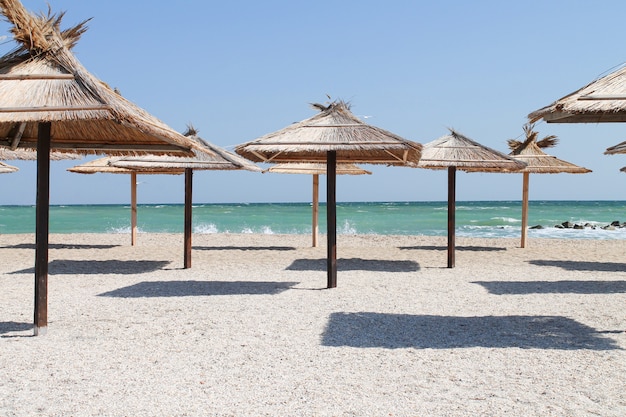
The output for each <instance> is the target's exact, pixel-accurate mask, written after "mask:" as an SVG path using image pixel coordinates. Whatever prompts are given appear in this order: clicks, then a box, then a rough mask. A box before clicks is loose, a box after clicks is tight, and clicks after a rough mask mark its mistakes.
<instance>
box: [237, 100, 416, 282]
mask: <svg viewBox="0 0 626 417" xmlns="http://www.w3.org/2000/svg"><path fill="white" fill-rule="evenodd" d="M313 107H314V108H316V109H317V110H319V111H320V113H319V114H317V115H315V116H313V117H310V118H308V119H305V120H303V121H301V122H297V123H294V124H292V125H290V126H287V127H286V128H284V129H281V130H278V131H276V132H273V133H269V134H267V135H265V136H262V137H260V138H258V139H256V140H254V141H252V142H248V143H244V144H242V145H239V146H237V147H236V148H235V152H237V153H238V154H239V155H242V156H244V157H245V158H248V159H250V160H252V161H254V162H269V163H282V162H315V163H323V162H326V165H327V175H328V180H327V183H326V204H327V215H326V219H327V229H328V233H327V241H328V244H327V287H328V288H334V287H336V286H337V212H336V181H337V178H336V169H337V163H370V164H386V165H400V166H406V165H411V164H413V165H415V164H417V162H418V161H419V158H420V154H421V149H422V145H420V144H418V143H415V142H411V141H408V140H406V139H403V138H401V137H400V136H398V135H395V134H393V133H391V132H388V131H386V130H383V129H380V128H377V127H374V126H370V125H368V124H366V123H363V122H362V121H361V120H360V119H359V118H357V117H356V116H355V115H353V114H352V113H351V112H350V106H349V105H348V104H347V103H345V102H343V101H340V100H339V101H334V102H332V103H330V104H328V105H321V104H314V105H313Z"/></svg>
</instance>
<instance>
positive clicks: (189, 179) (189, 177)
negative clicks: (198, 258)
mask: <svg viewBox="0 0 626 417" xmlns="http://www.w3.org/2000/svg"><path fill="white" fill-rule="evenodd" d="M192 186H193V170H192V169H191V168H185V255H184V264H185V269H187V268H191V203H192V201H193V199H192Z"/></svg>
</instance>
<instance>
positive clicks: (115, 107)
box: [0, 0, 191, 335]
mask: <svg viewBox="0 0 626 417" xmlns="http://www.w3.org/2000/svg"><path fill="white" fill-rule="evenodd" d="M0 9H1V12H2V14H3V15H4V16H5V17H6V19H7V20H8V21H9V22H10V23H11V24H12V25H13V27H12V29H11V32H12V34H13V38H14V40H15V41H16V43H17V47H16V48H15V49H14V50H13V51H12V52H10V53H8V54H7V55H5V56H3V57H2V58H0V138H2V139H0V146H5V147H10V148H11V149H17V148H30V149H36V150H37V199H36V200H37V210H36V217H37V220H36V233H35V235H36V237H35V239H36V243H35V247H36V249H35V250H36V254H35V314H34V316H35V318H34V332H35V335H38V334H43V333H45V332H46V329H47V282H48V230H49V228H48V227H49V225H48V215H49V211H48V208H49V179H50V172H49V170H50V156H49V154H50V150H51V149H53V150H57V151H62V152H70V153H86V154H90V153H93V154H97V153H111V154H125V153H128V152H145V151H150V152H167V153H169V152H180V153H183V154H188V152H189V151H188V149H189V148H190V147H191V145H190V144H189V142H188V140H187V139H186V138H185V137H184V136H183V135H181V134H180V133H178V132H176V131H174V130H172V129H171V128H169V127H168V126H167V125H165V124H164V123H163V122H161V121H159V120H158V119H156V118H155V117H153V116H151V115H150V114H148V113H147V112H146V111H145V110H142V109H141V108H139V107H137V106H136V105H134V104H132V103H131V102H129V101H127V100H125V99H124V98H123V97H122V96H121V95H119V94H118V93H117V92H115V91H114V90H113V89H111V88H110V87H109V86H107V85H106V84H105V83H103V82H102V81H100V80H98V79H97V78H96V77H94V76H93V75H92V74H90V73H89V72H88V71H87V70H86V69H85V68H84V67H83V66H82V65H81V64H80V63H79V62H78V60H77V59H76V58H75V57H74V55H73V54H72V52H71V49H72V48H73V47H74V45H75V44H76V43H77V42H78V40H79V39H80V37H81V35H82V34H83V33H84V32H85V31H86V29H87V27H86V23H87V21H84V22H82V23H80V24H78V25H76V26H74V27H72V28H69V29H66V30H61V28H60V26H61V20H62V18H63V13H60V14H58V15H52V14H50V13H48V15H47V16H46V15H43V14H41V15H35V14H32V13H30V12H28V11H27V10H26V9H25V8H24V6H23V5H22V4H21V3H20V1H19V0H0Z"/></svg>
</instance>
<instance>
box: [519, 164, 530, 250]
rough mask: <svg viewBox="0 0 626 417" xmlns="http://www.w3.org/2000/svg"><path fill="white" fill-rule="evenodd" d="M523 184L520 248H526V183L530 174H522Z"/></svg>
mask: <svg viewBox="0 0 626 417" xmlns="http://www.w3.org/2000/svg"><path fill="white" fill-rule="evenodd" d="M523 176H524V184H523V186H522V242H521V247H522V248H525V247H526V238H527V235H528V183H529V180H530V173H529V172H524V173H523Z"/></svg>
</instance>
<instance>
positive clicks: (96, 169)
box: [67, 156, 182, 246]
mask: <svg viewBox="0 0 626 417" xmlns="http://www.w3.org/2000/svg"><path fill="white" fill-rule="evenodd" d="M121 158H122V157H121V156H106V157H104V158H98V159H94V160H93V161H89V162H85V163H84V164H81V165H76V166H74V167H71V168H68V169H67V170H68V171H69V172H74V173H77V174H96V173H108V174H126V175H130V213H131V214H130V225H131V228H130V230H131V232H130V244H131V246H135V243H136V242H137V171H134V170H132V169H127V168H120V167H116V166H114V163H115V162H116V161H118V160H120V159H121ZM142 174H182V172H170V171H163V172H158V171H150V172H142Z"/></svg>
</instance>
